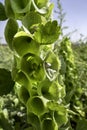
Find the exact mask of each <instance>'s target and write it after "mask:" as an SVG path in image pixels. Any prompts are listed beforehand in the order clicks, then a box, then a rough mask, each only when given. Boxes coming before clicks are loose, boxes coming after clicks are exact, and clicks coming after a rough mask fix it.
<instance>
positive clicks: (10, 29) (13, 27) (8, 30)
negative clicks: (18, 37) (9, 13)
mask: <svg viewBox="0 0 87 130" xmlns="http://www.w3.org/2000/svg"><path fill="white" fill-rule="evenodd" d="M17 31H18V24H17V22H16V20H14V19H9V20H8V21H7V24H6V27H5V39H6V41H7V43H8V45H9V47H10V49H13V47H12V42H13V37H14V35H15V34H16V33H17Z"/></svg>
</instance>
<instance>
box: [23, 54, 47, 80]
mask: <svg viewBox="0 0 87 130" xmlns="http://www.w3.org/2000/svg"><path fill="white" fill-rule="evenodd" d="M21 70H22V72H23V73H24V74H25V75H26V77H27V78H29V79H31V80H32V81H36V80H37V81H41V80H43V79H44V75H45V72H44V68H43V61H42V60H41V58H40V57H39V56H36V55H33V54H30V53H28V54H26V55H25V56H24V57H23V58H22V60H21Z"/></svg>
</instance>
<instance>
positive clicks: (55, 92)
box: [38, 78, 60, 100]
mask: <svg viewBox="0 0 87 130" xmlns="http://www.w3.org/2000/svg"><path fill="white" fill-rule="evenodd" d="M59 89H60V88H59V85H58V83H57V82H56V81H52V82H51V81H50V80H49V79H48V78H46V79H45V80H43V81H42V82H41V83H40V85H39V86H38V94H39V95H42V96H43V97H44V98H46V99H48V100H58V99H59V95H60V94H59V93H60V91H59Z"/></svg>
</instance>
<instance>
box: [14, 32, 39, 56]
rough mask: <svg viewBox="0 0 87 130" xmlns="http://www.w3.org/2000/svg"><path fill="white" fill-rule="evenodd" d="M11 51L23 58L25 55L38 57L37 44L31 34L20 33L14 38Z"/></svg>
mask: <svg viewBox="0 0 87 130" xmlns="http://www.w3.org/2000/svg"><path fill="white" fill-rule="evenodd" d="M13 49H14V50H15V51H16V52H17V54H18V55H19V56H24V55H25V54H27V53H32V54H37V55H38V53H39V44H38V43H37V42H35V41H34V40H33V38H32V35H31V34H28V33H26V32H24V31H20V32H18V33H17V34H16V35H15V36H14V39H13Z"/></svg>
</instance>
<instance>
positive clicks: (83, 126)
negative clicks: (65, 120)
mask: <svg viewBox="0 0 87 130" xmlns="http://www.w3.org/2000/svg"><path fill="white" fill-rule="evenodd" d="M76 130H87V120H86V119H82V120H79V121H78V123H77V127H76Z"/></svg>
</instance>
